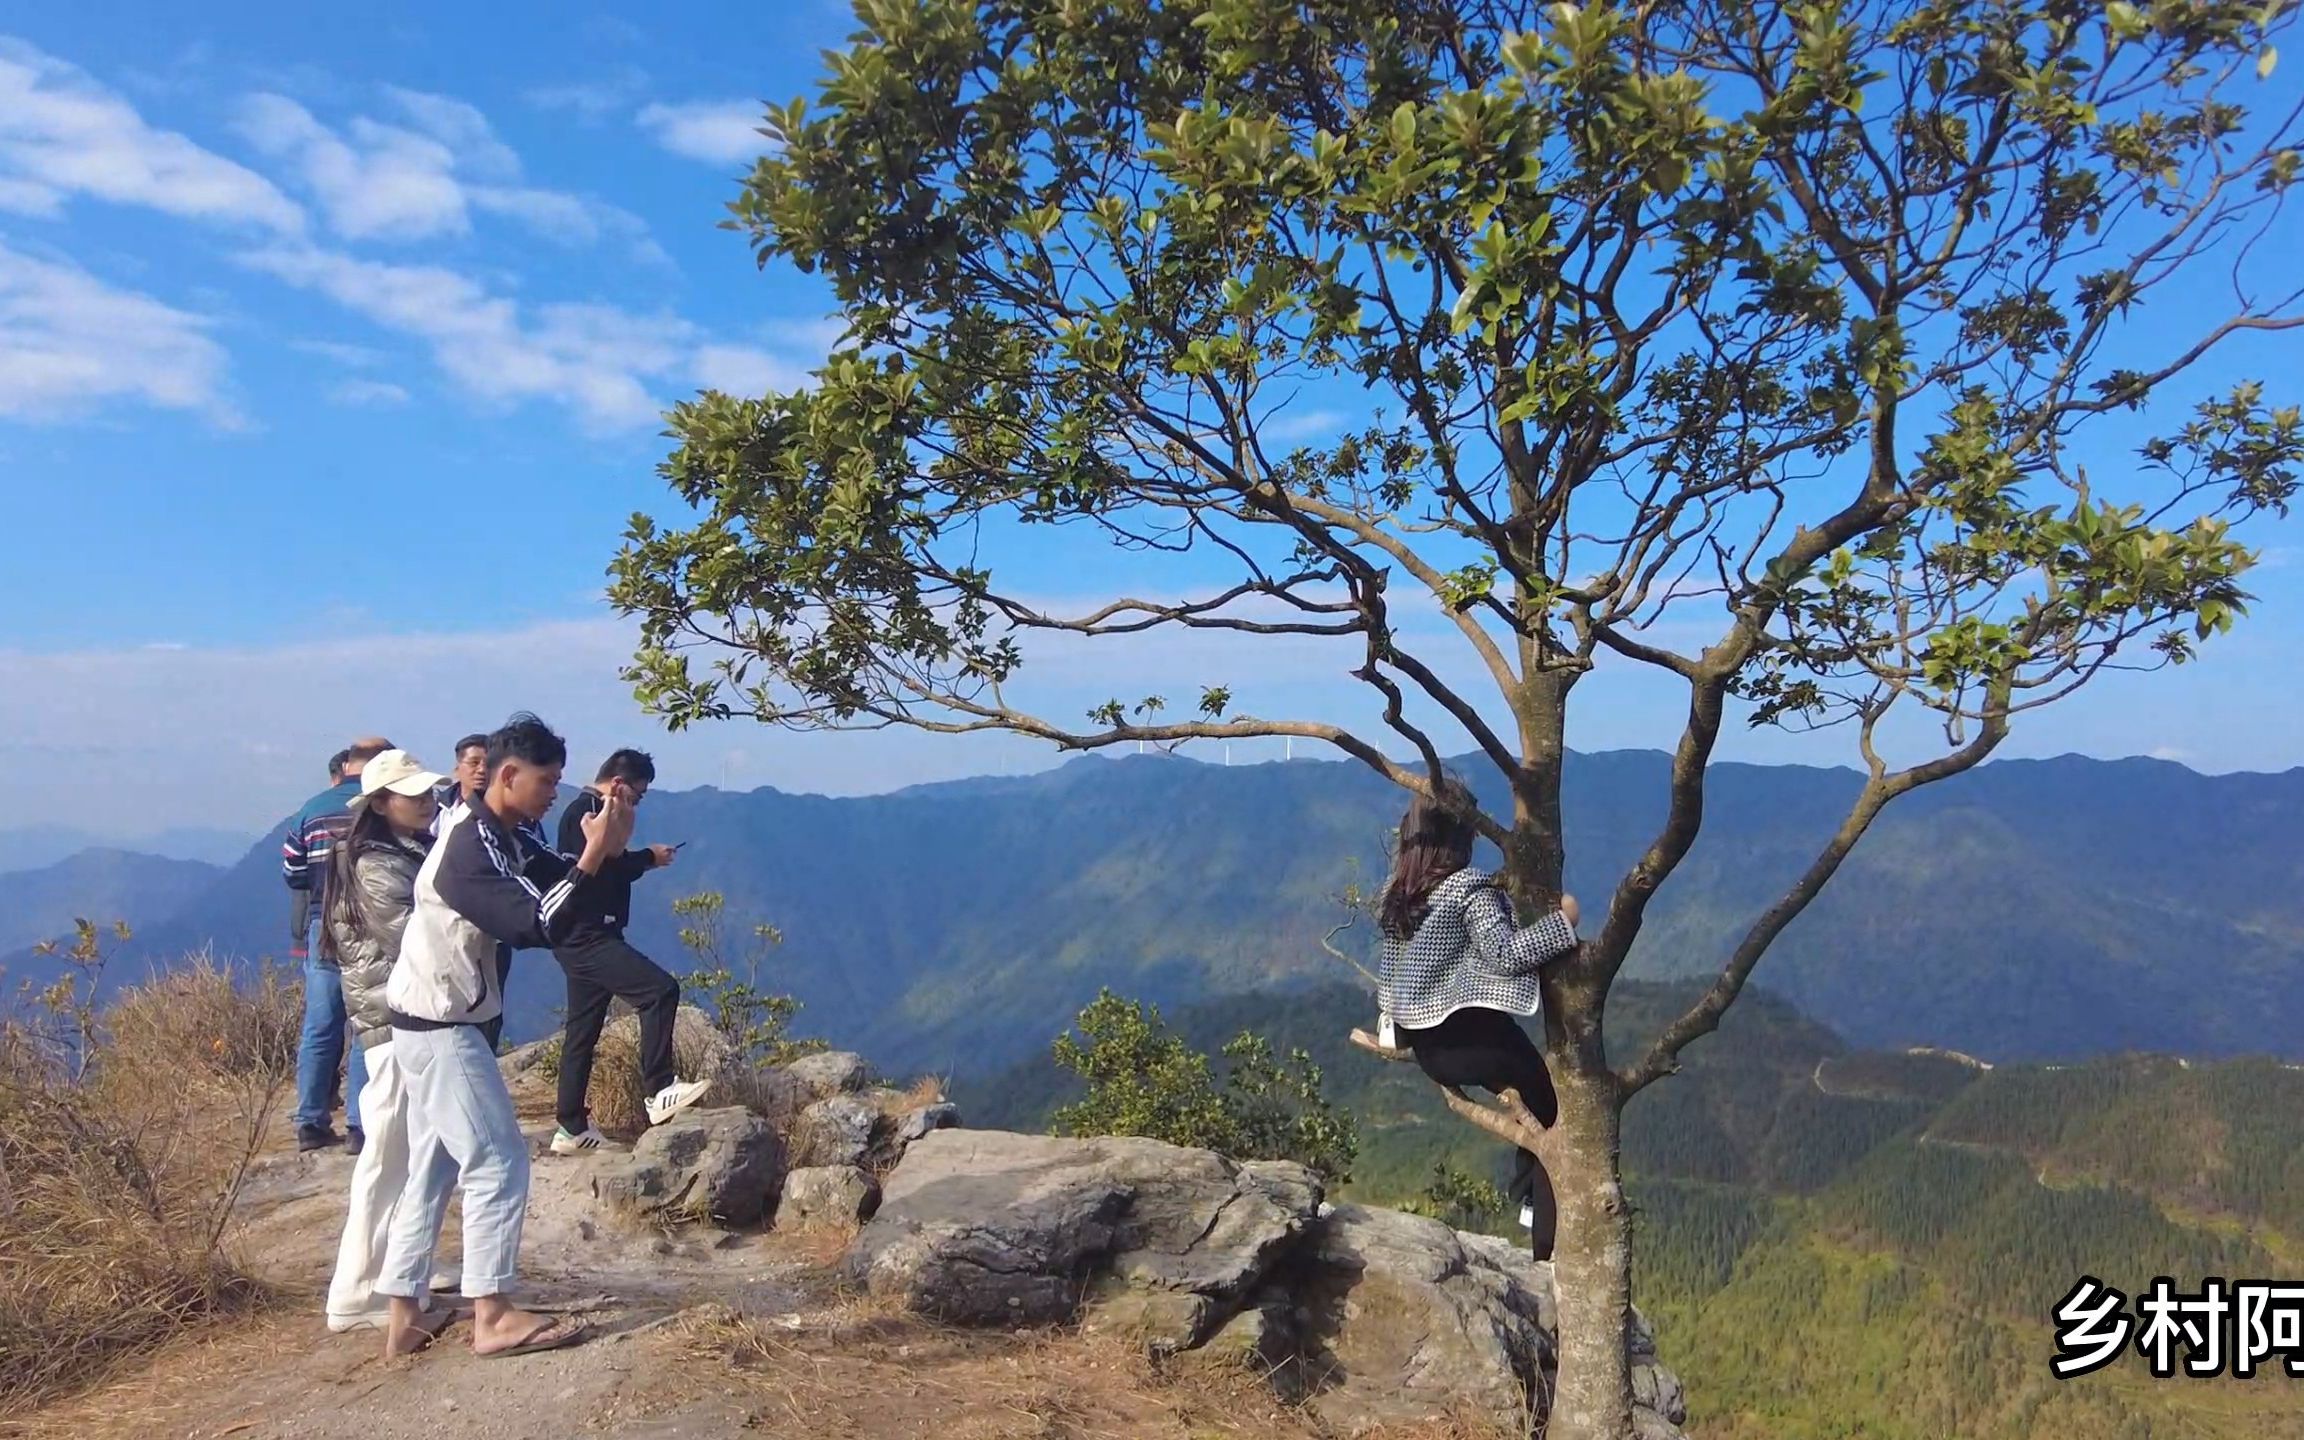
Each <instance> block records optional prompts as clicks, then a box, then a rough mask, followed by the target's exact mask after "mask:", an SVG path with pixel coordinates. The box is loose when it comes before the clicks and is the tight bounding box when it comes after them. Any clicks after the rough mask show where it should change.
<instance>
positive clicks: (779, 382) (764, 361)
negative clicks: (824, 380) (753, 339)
mask: <svg viewBox="0 0 2304 1440" xmlns="http://www.w3.org/2000/svg"><path fill="white" fill-rule="evenodd" d="M695 375H696V383H697V384H699V385H701V386H703V387H704V388H705V389H707V390H720V391H724V392H726V393H727V394H730V395H765V394H767V393H768V392H769V391H771V390H776V391H792V390H801V389H805V388H807V386H808V383H809V376H808V367H807V366H806V365H804V364H802V363H799V362H797V361H794V360H791V359H788V358H786V357H784V356H781V355H773V354H770V353H769V352H768V351H766V350H762V349H759V348H758V347H756V346H751V345H706V346H704V347H702V348H701V349H699V350H698V351H697V352H696V364H695Z"/></svg>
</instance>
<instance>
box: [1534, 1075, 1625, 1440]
mask: <svg viewBox="0 0 2304 1440" xmlns="http://www.w3.org/2000/svg"><path fill="white" fill-rule="evenodd" d="M1554 1083H1555V1085H1556V1087H1557V1089H1558V1090H1559V1093H1560V1119H1559V1123H1558V1124H1556V1125H1554V1126H1553V1128H1552V1131H1551V1133H1550V1134H1549V1135H1548V1136H1547V1137H1546V1138H1547V1139H1548V1140H1549V1141H1551V1142H1552V1143H1550V1144H1549V1145H1547V1146H1546V1147H1545V1150H1544V1156H1543V1158H1544V1163H1545V1167H1546V1168H1547V1169H1549V1170H1550V1171H1551V1172H1552V1184H1553V1188H1554V1190H1555V1191H1556V1192H1557V1193H1558V1196H1559V1204H1560V1226H1559V1231H1558V1234H1557V1236H1556V1238H1555V1239H1554V1241H1553V1251H1552V1276H1553V1282H1554V1291H1555V1294H1556V1297H1557V1302H1558V1307H1559V1321H1560V1332H1559V1343H1560V1372H1559V1377H1558V1380H1557V1383H1556V1384H1555V1386H1554V1389H1553V1393H1552V1406H1551V1412H1550V1420H1549V1422H1548V1423H1547V1425H1546V1428H1545V1432H1544V1433H1545V1436H1546V1440H1632V1434H1633V1431H1632V1366H1631V1356H1630V1354H1629V1350H1628V1341H1629V1338H1630V1335H1631V1323H1632V1213H1631V1207H1630V1206H1628V1205H1626V1204H1625V1202H1624V1177H1623V1175H1622V1174H1621V1173H1620V1172H1619V1170H1618V1166H1617V1141H1618V1138H1619V1136H1620V1134H1621V1127H1622V1123H1623V1097H1622V1096H1621V1095H1619V1094H1618V1093H1617V1086H1616V1082H1615V1078H1614V1077H1613V1076H1612V1075H1610V1074H1608V1073H1607V1072H1606V1071H1601V1072H1600V1073H1598V1074H1594V1073H1591V1072H1590V1071H1588V1070H1585V1071H1581V1072H1580V1073H1573V1074H1561V1075H1557V1076H1555V1077H1554Z"/></svg>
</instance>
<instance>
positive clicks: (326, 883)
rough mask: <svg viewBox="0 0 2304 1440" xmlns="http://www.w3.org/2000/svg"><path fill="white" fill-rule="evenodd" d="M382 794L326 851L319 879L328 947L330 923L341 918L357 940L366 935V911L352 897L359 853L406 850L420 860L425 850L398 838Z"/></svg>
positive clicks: (332, 943)
mask: <svg viewBox="0 0 2304 1440" xmlns="http://www.w3.org/2000/svg"><path fill="white" fill-rule="evenodd" d="M380 800H381V797H371V798H370V799H369V800H368V802H367V803H366V804H364V805H362V806H361V807H360V813H359V814H357V815H355V816H353V817H352V828H351V829H350V830H347V831H346V832H344V838H343V839H341V840H339V841H337V842H336V844H335V845H334V846H332V847H331V848H330V849H329V851H328V870H327V873H326V874H325V875H323V876H322V877H321V881H320V915H321V922H320V933H321V935H322V936H323V937H324V938H326V939H327V942H328V949H329V950H330V951H333V950H334V949H335V939H334V931H333V930H332V929H331V928H330V924H329V922H331V921H333V920H336V919H338V918H341V919H342V920H343V922H344V932H345V933H346V934H348V935H352V936H356V937H358V938H360V939H363V940H365V939H367V938H368V912H367V911H365V910H363V909H361V908H360V902H359V901H357V900H355V899H354V898H352V897H353V895H354V893H355V892H354V890H353V888H352V867H353V865H354V864H356V863H357V862H358V860H359V858H360V852H361V851H363V850H369V849H390V850H405V851H407V852H408V853H409V854H410V855H413V856H415V857H416V858H417V859H419V860H421V859H422V858H423V856H424V852H423V851H422V850H420V849H418V848H417V847H416V846H414V845H411V844H409V843H408V842H407V841H406V840H403V839H402V838H400V832H399V831H397V830H395V829H393V828H392V818H391V817H390V816H388V815H386V814H385V813H384V806H383V805H382V804H381V803H380Z"/></svg>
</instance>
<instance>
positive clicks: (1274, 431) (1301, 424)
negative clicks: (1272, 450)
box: [1257, 410, 1345, 445]
mask: <svg viewBox="0 0 2304 1440" xmlns="http://www.w3.org/2000/svg"><path fill="white" fill-rule="evenodd" d="M1344 420H1345V417H1344V415H1343V413H1342V412H1340V411H1336V410H1289V411H1283V412H1282V413H1280V414H1279V415H1276V416H1274V417H1272V418H1271V419H1269V420H1267V421H1265V422H1264V423H1263V425H1262V426H1260V427H1258V431H1257V433H1258V434H1260V435H1261V436H1263V437H1264V438H1265V439H1267V440H1275V441H1278V442H1280V443H1282V444H1286V445H1297V444H1302V443H1303V442H1304V441H1307V440H1321V439H1325V438H1327V437H1328V436H1331V435H1334V434H1335V433H1336V432H1337V431H1339V430H1341V429H1343V428H1344Z"/></svg>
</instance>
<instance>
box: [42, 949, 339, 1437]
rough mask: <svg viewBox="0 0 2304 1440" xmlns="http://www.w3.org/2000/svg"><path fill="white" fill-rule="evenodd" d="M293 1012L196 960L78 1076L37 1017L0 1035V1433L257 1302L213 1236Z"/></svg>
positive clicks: (274, 1091) (154, 989)
mask: <svg viewBox="0 0 2304 1440" xmlns="http://www.w3.org/2000/svg"><path fill="white" fill-rule="evenodd" d="M301 1010H302V1001H301V994H300V991H299V990H298V988H297V985H296V983H295V982H294V981H293V980H291V979H286V978H284V977H283V976H281V975H279V974H277V973H274V972H271V971H267V972H265V973H264V974H262V975H261V976H259V977H257V978H256V979H255V980H254V981H252V982H246V983H241V984H235V983H234V980H233V977H232V976H231V975H230V974H229V973H228V972H227V971H225V970H224V969H223V968H222V967H221V966H218V965H216V964H215V963H214V962H213V961H211V960H209V959H208V958H206V957H204V956H203V957H200V958H197V959H195V960H194V961H193V962H192V963H191V964H189V965H187V966H185V967H184V968H182V969H179V970H177V971H174V972H172V973H170V974H168V975H166V976H164V977H162V978H160V979H158V980H155V981H153V982H152V983H150V984H148V985H145V986H141V987H138V988H135V989H130V990H127V991H124V992H122V993H121V994H120V996H119V997H118V999H117V1000H116V1001H115V1003H114V1004H113V1005H112V1006H111V1008H110V1009H108V1010H107V1011H106V1012H104V1014H103V1016H102V1023H101V1028H100V1030H99V1032H98V1035H97V1039H96V1042H95V1044H94V1046H93V1047H92V1048H91V1049H90V1050H89V1052H88V1053H87V1055H86V1057H85V1059H86V1064H85V1067H84V1069H81V1067H79V1066H78V1065H77V1063H76V1062H77V1060H78V1059H79V1058H80V1057H78V1056H77V1055H75V1054H73V1053H72V1052H71V1051H69V1050H68V1049H66V1048H63V1047H61V1046H60V1044H59V1035H58V1031H57V1029H56V1027H55V1026H54V1025H53V1024H50V1023H47V1021H48V1018H49V1017H44V1016H41V1015H39V1014H37V1013H34V1014H33V1015H30V1016H19V1017H16V1018H14V1019H11V1020H9V1021H7V1022H5V1024H0V1417H4V1416H7V1415H10V1414H14V1413H18V1412H21V1411H23V1410H25V1409H27V1408H29V1407H31V1406H34V1405H36V1404H38V1403H40V1402H41V1401H43V1400H45V1399H47V1398H49V1397H52V1396H55V1395H58V1394H62V1393H66V1392H68V1391H70V1390H73V1389H75V1388H78V1387H80V1386H82V1385H85V1384H87V1383H89V1382H91V1381H94V1380H97V1379H99V1378H101V1377H102V1376H103V1375H105V1374H106V1373H108V1372H109V1371H110V1370H111V1369H112V1368H113V1367H115V1366H117V1365H118V1364H119V1363H120V1362H121V1361H122V1360H125V1359H127V1358H129V1357H131V1356H134V1355H138V1354H141V1353H143V1352H144V1351H146V1350H148V1349H149V1348H151V1347H152V1346H154V1345H156V1344H158V1343H160V1342H161V1341H163V1340H166V1339H167V1338H169V1337H170V1336H171V1335H173V1334H174V1333H176V1332H177V1331H178V1330H180V1329H181V1328H183V1327H184V1326H185V1325H187V1324H190V1323H192V1322H193V1321H195V1320H197V1319H199V1318H201V1317H205V1316H209V1315H213V1314H216V1313H218V1312H222V1311H228V1310H232V1309H236V1308H240V1307H243V1306H246V1305H247V1304H249V1303H250V1302H252V1301H253V1300H255V1299H257V1298H258V1296H259V1289H258V1287H257V1285H256V1284H255V1282H254V1281H252V1280H251V1279H250V1278H249V1277H248V1276H247V1275H246V1273H245V1272H244V1271H242V1270H241V1269H240V1268H239V1267H238V1266H237V1265H236V1264H235V1263H234V1261H233V1259H232V1257H231V1256H230V1255H229V1254H228V1253H227V1252H226V1250H225V1247H224V1245H223V1235H224V1229H225V1225H226V1223H227V1221H228V1220H229V1219H230V1216H231V1209H232V1203H233V1200H234V1199H235V1197H236V1196H237V1195H238V1192H239V1187H240V1183H241V1180H242V1178H243V1177H244V1176H245V1174H246V1171H247V1167H248V1163H249V1161H250V1160H251V1159H252V1158H253V1157H254V1156H255V1154H256V1153H257V1151H258V1150H260V1149H261V1148H262V1147H263V1144H264V1140H265V1136H266V1134H267V1131H268V1130H269V1129H270V1128H271V1126H272V1125H273V1123H274V1121H275V1120H276V1118H277V1116H278V1114H279V1113H280V1107H281V1105H282V1103H283V1101H284V1099H285V1097H286V1095H287V1092H288V1091H289V1089H290V1088H291V1086H292V1082H293V1077H294V1074H295V1067H296V1035H297V1029H298V1023H299V1019H300V1016H301ZM76 1069H78V1070H81V1073H79V1074H78V1075H77V1076H75V1073H74V1072H75V1070H76Z"/></svg>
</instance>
